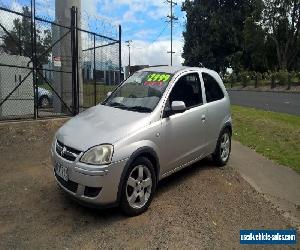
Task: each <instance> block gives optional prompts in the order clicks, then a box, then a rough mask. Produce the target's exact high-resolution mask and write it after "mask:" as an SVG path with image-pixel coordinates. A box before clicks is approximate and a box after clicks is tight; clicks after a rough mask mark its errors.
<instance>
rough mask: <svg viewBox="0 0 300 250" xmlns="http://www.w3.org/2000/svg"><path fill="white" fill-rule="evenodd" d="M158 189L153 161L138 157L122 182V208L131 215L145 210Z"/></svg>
mask: <svg viewBox="0 0 300 250" xmlns="http://www.w3.org/2000/svg"><path fill="white" fill-rule="evenodd" d="M155 189H156V175H155V172H154V167H153V165H152V163H151V162H150V161H149V160H148V159H147V158H145V157H139V158H137V159H136V160H135V161H134V162H133V163H132V164H131V166H130V167H129V169H128V171H127V172H126V174H125V178H124V181H123V184H122V196H121V204H120V205H121V209H122V211H123V212H124V213H125V214H126V215H129V216H136V215H139V214H141V213H143V212H145V211H146V210H147V209H148V207H149V205H150V203H151V201H152V198H153V194H154V192H155Z"/></svg>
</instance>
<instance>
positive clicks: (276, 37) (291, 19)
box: [263, 0, 300, 70]
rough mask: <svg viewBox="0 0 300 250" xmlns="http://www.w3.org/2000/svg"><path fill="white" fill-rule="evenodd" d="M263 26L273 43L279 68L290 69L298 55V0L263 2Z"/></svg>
mask: <svg viewBox="0 0 300 250" xmlns="http://www.w3.org/2000/svg"><path fill="white" fill-rule="evenodd" d="M263 25H264V27H266V29H267V33H268V36H269V37H270V38H271V40H272V41H273V42H274V45H275V48H276V56H277V61H278V66H279V68H280V69H283V70H285V69H289V68H291V67H292V63H293V62H295V60H296V57H297V55H299V46H298V45H299V32H300V0H265V9H264V19H263Z"/></svg>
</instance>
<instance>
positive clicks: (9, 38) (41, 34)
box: [1, 7, 52, 64]
mask: <svg viewBox="0 0 300 250" xmlns="http://www.w3.org/2000/svg"><path fill="white" fill-rule="evenodd" d="M22 12H23V16H22V19H15V20H14V21H13V28H12V30H10V31H8V32H9V34H7V33H5V32H3V33H2V34H3V35H2V39H3V44H2V45H1V48H2V50H3V51H4V52H6V53H8V54H11V55H22V56H26V57H31V55H32V52H31V51H32V41H31V18H30V17H31V12H30V10H29V8H28V7H23V9H22ZM51 41H52V38H51V31H50V30H48V29H44V30H41V29H38V28H36V53H37V57H38V63H39V64H45V63H47V62H48V58H49V56H50V52H51V51H47V49H48V48H49V47H50V46H51Z"/></svg>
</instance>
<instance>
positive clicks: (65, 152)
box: [55, 140, 81, 161]
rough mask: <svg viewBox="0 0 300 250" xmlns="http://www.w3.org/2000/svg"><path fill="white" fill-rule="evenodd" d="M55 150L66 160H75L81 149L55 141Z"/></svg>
mask: <svg viewBox="0 0 300 250" xmlns="http://www.w3.org/2000/svg"><path fill="white" fill-rule="evenodd" d="M55 148H56V152H57V153H58V154H59V155H60V156H61V157H62V158H64V159H66V160H68V161H75V160H76V158H77V157H78V155H79V154H80V153H81V151H79V150H77V149H74V148H71V147H69V146H66V145H64V144H63V143H62V142H60V141H58V140H57V141H56V146H55Z"/></svg>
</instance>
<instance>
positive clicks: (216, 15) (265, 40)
mask: <svg viewBox="0 0 300 250" xmlns="http://www.w3.org/2000/svg"><path fill="white" fill-rule="evenodd" d="M182 10H183V11H185V12H186V18H187V22H186V30H185V32H183V36H184V41H185V43H184V48H183V54H182V56H183V58H184V59H185V64H186V65H190V66H199V64H200V63H202V64H203V65H204V66H206V67H209V68H212V69H215V70H217V71H219V72H220V71H223V72H224V71H225V69H226V68H227V67H231V68H233V70H234V71H236V72H240V71H241V70H242V69H245V70H247V71H256V72H261V73H262V72H265V71H267V70H271V71H277V70H278V69H281V70H298V71H299V69H300V63H299V62H300V25H299V23H300V2H299V0H284V1H279V0H251V1H231V0H224V1H211V0H193V1H192V0H185V2H184V3H183V7H182ZM269 77H271V75H269Z"/></svg>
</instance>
